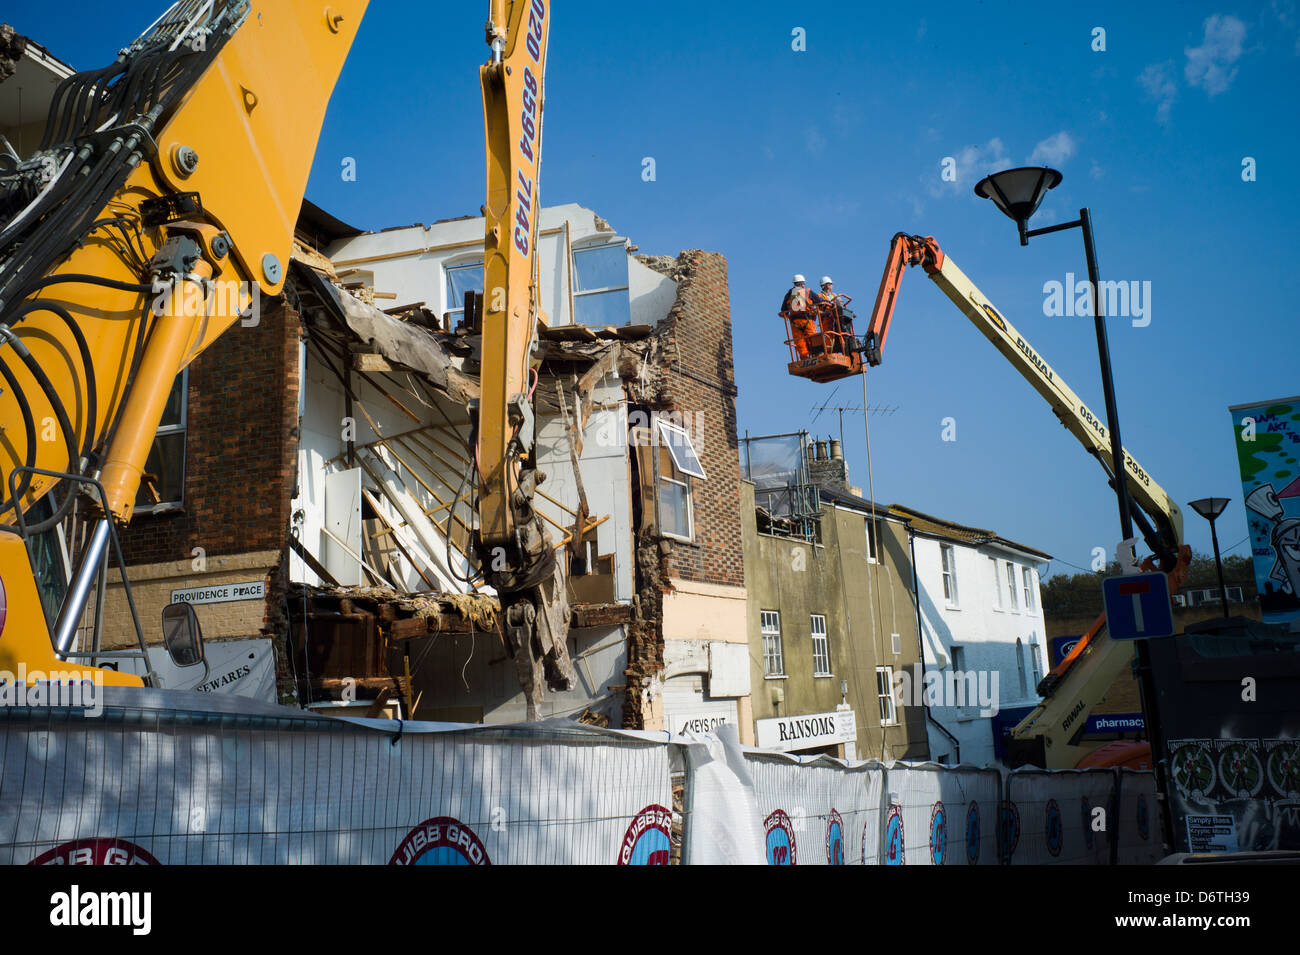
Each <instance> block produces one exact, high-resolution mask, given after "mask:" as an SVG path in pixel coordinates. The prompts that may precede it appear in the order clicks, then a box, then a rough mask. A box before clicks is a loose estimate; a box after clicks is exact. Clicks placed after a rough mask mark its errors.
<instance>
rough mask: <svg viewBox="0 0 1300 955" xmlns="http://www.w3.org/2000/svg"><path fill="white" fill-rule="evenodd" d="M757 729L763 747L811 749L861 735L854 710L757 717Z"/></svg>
mask: <svg viewBox="0 0 1300 955" xmlns="http://www.w3.org/2000/svg"><path fill="white" fill-rule="evenodd" d="M755 728H756V729H757V730H758V734H757V735H758V740H757V742H758V745H759V747H760V748H761V749H780V750H793V749H811V748H813V747H814V746H833V745H835V744H838V743H852V742H854V741H855V740H856V739H857V738H858V727H857V721H856V720H855V719H854V716H853V711H852V710H840V711H838V712H835V713H809V714H806V715H804V716H781V717H777V718H776V719H771V720H757V721H755Z"/></svg>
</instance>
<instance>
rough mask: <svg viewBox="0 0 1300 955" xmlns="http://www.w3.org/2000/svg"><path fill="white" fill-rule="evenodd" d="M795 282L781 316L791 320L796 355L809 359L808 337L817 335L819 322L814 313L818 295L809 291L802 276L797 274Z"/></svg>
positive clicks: (791, 335)
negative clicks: (814, 317)
mask: <svg viewBox="0 0 1300 955" xmlns="http://www.w3.org/2000/svg"><path fill="white" fill-rule="evenodd" d="M793 282H794V284H793V286H792V287H791V289H790V291H788V292H786V293H785V299H784V300H782V302H781V315H782V317H784V318H788V319H789V320H790V342H791V344H792V345H794V351H795V354H796V355H798V356H799V357H800V358H807V357H808V336H809V335H815V334H817V322H816V321H815V320H814V319H813V313H812V309H813V307H814V302H815V299H816V298H817V293H816V292H810V291H809V290H808V285H807V282H806V281H805V279H804V277H803V276H802V275H798V274H796V275H795V277H794V279H793Z"/></svg>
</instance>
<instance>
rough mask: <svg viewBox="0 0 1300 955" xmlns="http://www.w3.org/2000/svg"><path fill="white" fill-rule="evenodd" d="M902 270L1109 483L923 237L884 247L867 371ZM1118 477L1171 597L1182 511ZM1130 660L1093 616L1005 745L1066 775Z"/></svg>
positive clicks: (1079, 408) (1185, 552)
mask: <svg viewBox="0 0 1300 955" xmlns="http://www.w3.org/2000/svg"><path fill="white" fill-rule="evenodd" d="M910 265H920V266H921V267H922V268H924V269H925V271H926V272H927V273H928V274H929V276H930V278H931V279H932V280H933V281H934V284H935V285H937V286H938V287H939V288H940V290H941V291H942V292H943V293H944V295H946V296H947V297H948V299H949V301H951V302H952V303H953V304H954V305H956V306H957V308H959V309H960V310H961V312H962V314H964V315H965V316H966V317H967V318H969V319H970V320H971V322H972V323H974V325H975V327H976V328H978V329H979V330H980V332H981V333H982V334H983V335H984V337H985V338H987V339H988V340H989V341H990V342H992V343H993V346H994V347H995V348H997V350H998V351H999V352H1001V353H1002V355H1003V357H1005V358H1006V359H1007V360H1008V361H1009V362H1010V363H1011V364H1012V365H1013V366H1014V367H1015V369H1016V370H1017V371H1018V372H1020V374H1021V375H1022V376H1023V377H1024V378H1025V379H1026V380H1027V381H1028V382H1029V383H1030V384H1031V385H1033V387H1034V390H1035V391H1037V392H1038V393H1039V394H1040V395H1041V396H1042V397H1043V399H1044V400H1045V401H1046V402H1047V403H1048V405H1049V406H1050V407H1051V409H1052V412H1053V413H1054V414H1055V415H1056V417H1057V418H1058V419H1060V421H1061V424H1063V425H1064V426H1065V427H1066V429H1067V430H1069V432H1070V433H1071V434H1073V435H1074V436H1075V437H1076V438H1077V439H1078V440H1079V442H1080V443H1081V444H1082V445H1083V446H1084V449H1085V450H1086V451H1087V452H1088V453H1089V454H1091V455H1092V456H1093V457H1094V458H1096V459H1097V461H1098V463H1100V464H1101V466H1102V468H1103V469H1104V470H1105V472H1106V474H1107V476H1108V477H1109V478H1110V479H1111V481H1112V483H1113V481H1114V473H1113V472H1114V468H1113V466H1112V462H1113V457H1112V455H1111V446H1110V432H1109V431H1108V430H1107V428H1106V426H1105V424H1103V423H1102V421H1101V420H1100V419H1099V418H1098V417H1097V415H1095V414H1093V412H1092V410H1091V409H1090V408H1089V407H1088V406H1087V404H1085V403H1084V402H1083V400H1082V399H1080V398H1079V396H1078V395H1077V394H1075V392H1074V390H1073V389H1071V388H1070V386H1069V385H1068V384H1066V383H1065V381H1064V380H1062V378H1061V376H1060V375H1058V374H1057V373H1056V371H1055V370H1054V369H1053V368H1052V366H1051V365H1049V364H1048V363H1047V361H1046V359H1044V358H1043V357H1042V355H1040V354H1039V353H1038V351H1037V350H1036V349H1035V348H1034V347H1033V346H1032V345H1030V344H1029V342H1028V341H1026V340H1025V338H1024V336H1023V335H1021V334H1020V332H1018V331H1017V330H1016V328H1015V326H1013V325H1012V324H1011V323H1010V322H1009V321H1007V319H1006V318H1005V317H1004V316H1003V315H1002V313H1001V312H999V311H998V310H997V309H996V308H995V307H994V306H993V303H992V302H990V301H989V299H988V297H987V296H986V295H985V294H984V293H983V292H981V291H980V290H979V289H978V288H977V287H976V285H975V283H974V282H972V281H971V280H970V279H969V278H967V277H966V274H965V273H964V272H962V271H961V269H959V268H957V266H956V264H955V263H954V262H953V261H952V259H951V258H949V257H948V256H946V255H945V254H944V253H943V252H942V250H940V248H939V245H938V243H936V242H935V240H934V239H933V238H932V237H930V236H909V235H906V234H904V233H901V232H900V233H899V234H897V235H896V236H894V239H893V242H892V243H891V245H890V250H889V258H888V260H887V263H886V266H885V272H884V276H883V277H882V279H881V283H880V290H879V292H878V294H877V296H876V302H875V306H874V308H873V311H872V314H871V320H870V323H869V324H868V326H867V329H866V333H865V335H864V336H863V342H862V352H863V355H864V357H865V358H866V360H867V363H868V364H870V365H878V364H880V361H881V352H882V350H883V348H884V344H885V339H886V337H887V335H888V333H889V325H890V320H891V318H892V316H893V311H894V305H895V302H896V301H897V297H898V290H899V285H900V283H901V279H902V275H903V273H904V271H905V270H906V268H907V267H908V266H910ZM1123 453H1124V475H1123V480H1124V481H1125V482H1126V483H1127V485H1128V491H1129V495H1130V497H1131V499H1132V500H1133V501H1135V502H1136V503H1137V504H1138V506H1139V507H1140V508H1141V512H1140V513H1139V512H1138V511H1134V520H1135V521H1136V523H1137V524H1138V526H1139V527H1140V528H1141V529H1142V532H1143V536H1144V537H1145V539H1146V542H1147V544H1148V546H1149V547H1150V548H1151V550H1152V556H1151V557H1150V558H1148V559H1147V561H1146V562H1145V564H1144V566H1145V568H1146V569H1159V570H1161V571H1164V572H1165V573H1166V574H1168V575H1169V584H1170V591H1171V592H1174V591H1176V590H1177V589H1178V587H1179V586H1181V584H1182V580H1183V578H1184V576H1185V574H1186V570H1187V565H1188V564H1189V562H1190V561H1191V549H1190V548H1189V547H1187V546H1186V545H1185V544H1184V543H1183V517H1182V511H1181V510H1179V508H1178V505H1177V504H1175V503H1174V500H1173V498H1171V497H1170V496H1169V494H1168V493H1167V492H1166V491H1165V490H1164V488H1162V487H1161V486H1160V485H1159V484H1157V483H1156V481H1155V480H1154V479H1153V478H1152V477H1151V475H1150V474H1149V473H1147V471H1146V469H1145V468H1143V467H1142V466H1141V465H1140V464H1139V463H1138V462H1137V460H1136V459H1135V458H1134V457H1133V456H1132V455H1131V454H1129V453H1128V450H1127V449H1125V450H1124V452H1123ZM1132 659H1133V646H1132V644H1131V643H1128V642H1119V641H1114V640H1111V639H1110V638H1109V636H1107V634H1106V626H1105V617H1104V616H1102V617H1099V618H1098V619H1097V621H1096V622H1095V623H1094V624H1093V626H1092V627H1091V628H1090V629H1089V631H1088V633H1086V634H1085V635H1084V637H1083V638H1082V639H1080V640H1079V642H1078V643H1077V644H1076V646H1075V648H1074V650H1073V651H1072V652H1071V653H1070V654H1069V655H1068V656H1067V657H1066V658H1065V659H1064V660H1062V661H1061V662H1060V663H1059V664H1058V665H1057V666H1056V667H1055V668H1053V669H1052V670H1051V671H1050V672H1049V673H1048V674H1047V675H1046V676H1045V677H1043V680H1042V682H1040V683H1039V685H1038V693H1039V695H1040V696H1042V697H1043V699H1042V701H1041V702H1040V703H1039V704H1038V706H1036V707H1035V708H1034V710H1033V711H1032V712H1031V713H1030V714H1029V715H1028V716H1026V717H1025V718H1024V720H1022V721H1021V722H1020V724H1019V725H1017V726H1016V727H1015V729H1013V730H1012V732H1011V740H1012V745H1013V746H1019V747H1021V749H1022V751H1036V756H1037V758H1039V759H1041V761H1042V762H1044V763H1045V765H1046V766H1047V767H1048V768H1053V769H1063V768H1072V767H1074V766H1075V765H1077V764H1078V762H1079V760H1080V759H1082V758H1083V757H1084V756H1086V755H1087V754H1088V753H1089V752H1090V751H1091V750H1090V748H1089V747H1081V746H1077V745H1075V744H1074V742H1073V740H1074V739H1075V738H1076V737H1077V736H1078V734H1079V732H1080V730H1081V729H1082V727H1083V725H1084V723H1085V722H1086V717H1087V715H1088V713H1089V712H1090V711H1091V710H1092V709H1093V707H1095V706H1096V705H1097V703H1098V702H1100V700H1101V698H1102V697H1103V696H1105V694H1106V692H1107V691H1108V690H1109V689H1110V687H1111V684H1112V683H1114V681H1115V678H1116V677H1118V676H1119V675H1120V674H1121V673H1123V672H1124V670H1125V669H1126V668H1127V667H1129V666H1130V665H1131V663H1132Z"/></svg>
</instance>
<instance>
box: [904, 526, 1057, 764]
mask: <svg viewBox="0 0 1300 955" xmlns="http://www.w3.org/2000/svg"><path fill="white" fill-rule="evenodd" d="M891 510H892V511H893V512H894V513H896V514H898V515H900V516H903V517H906V518H908V519H909V520H910V522H911V523H910V525H909V526H910V530H911V534H912V547H913V550H914V552H915V563H916V575H917V589H918V597H919V602H920V621H921V634H920V639H921V648H922V655H923V660H924V668H925V674H926V677H927V678H928V679H931V680H932V681H933V683H932V685H934V686H935V687H938V686H939V685H940V681H942V685H943V686H944V687H945V688H946V687H948V686H955V685H957V683H958V682H959V681H958V680H957V679H955V678H954V674H962V675H963V678H962V679H961V680H960V684H961V686H962V687H963V694H962V698H961V699H960V700H959V699H958V698H957V697H956V696H955V695H954V694H952V693H951V692H945V694H944V696H943V697H942V698H941V699H942V705H933V704H932V705H930V706H928V718H927V721H926V724H927V731H928V734H929V741H930V754H931V757H932V758H933V759H935V760H937V761H939V762H945V763H950V764H955V763H957V762H959V761H960V762H963V763H974V764H976V765H979V766H983V765H988V764H991V763H994V762H996V761H997V759H996V756H995V745H994V732H995V719H994V717H995V716H996V711H1001V710H1010V709H1013V708H1016V707H1026V706H1033V705H1035V704H1036V703H1037V702H1038V700H1039V696H1038V692H1037V689H1036V688H1037V686H1038V682H1039V681H1040V680H1041V679H1042V678H1043V675H1044V674H1045V672H1046V670H1045V667H1046V666H1047V659H1048V655H1047V647H1046V642H1047V641H1046V627H1045V625H1044V621H1043V609H1042V599H1041V595H1040V591H1039V566H1040V565H1041V564H1042V563H1044V562H1045V561H1047V560H1050V559H1051V558H1050V555H1048V554H1045V553H1043V552H1042V551H1039V550H1035V549H1034V548H1032V547H1027V546H1025V545H1023V544H1017V543H1015V542H1014V541H1009V540H1006V539H1005V538H1002V537H999V536H997V535H996V534H994V533H993V532H992V531H986V530H980V529H978V528H972V527H964V526H962V525H960V524H955V523H952V522H950V521H945V520H942V519H939V518H934V517H930V516H929V515H925V514H921V513H919V512H917V511H913V510H911V509H909V508H903V507H898V506H895V507H893V508H892V509H891ZM929 674H934V676H933V677H929ZM995 678H996V683H995ZM972 679H973V682H972ZM995 687H996V691H995ZM971 688H974V692H973V693H972V692H970V689H971ZM972 697H974V698H973V699H972ZM932 699H933V698H932ZM958 702H961V703H962V704H963V705H955V704H956V703H958ZM990 704H993V705H990Z"/></svg>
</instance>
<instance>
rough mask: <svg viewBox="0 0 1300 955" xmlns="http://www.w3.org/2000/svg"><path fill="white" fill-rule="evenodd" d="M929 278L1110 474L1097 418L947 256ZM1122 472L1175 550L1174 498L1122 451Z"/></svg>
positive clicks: (1178, 526)
mask: <svg viewBox="0 0 1300 955" xmlns="http://www.w3.org/2000/svg"><path fill="white" fill-rule="evenodd" d="M930 278H931V279H932V280H933V281H934V284H935V285H937V286H939V288H940V289H941V290H942V291H943V294H944V295H946V296H948V298H949V299H950V300H951V301H952V303H953V304H954V305H956V306H957V307H958V308H959V309H961V310H962V311H963V312H964V313H965V314H966V317H967V318H969V319H970V320H971V321H972V322H974V323H975V326H976V327H977V328H979V330H980V331H981V332H982V333H983V334H984V337H985V338H987V339H988V340H989V341H991V342H992V343H993V345H994V347H995V348H997V350H998V351H1000V352H1002V354H1003V355H1004V356H1005V357H1006V359H1007V360H1008V361H1009V362H1011V364H1013V365H1015V367H1016V369H1017V370H1019V372H1020V373H1021V374H1022V375H1023V376H1024V377H1025V379H1026V380H1027V381H1028V382H1029V383H1030V384H1031V385H1033V386H1034V389H1035V390H1036V391H1037V392H1038V393H1039V394H1040V395H1042V396H1043V398H1044V399H1045V400H1046V401H1047V403H1048V404H1049V405H1051V407H1052V411H1053V412H1054V413H1055V415H1056V417H1057V418H1059V419H1060V421H1061V424H1063V425H1065V427H1066V428H1067V429H1068V430H1069V432H1070V433H1071V434H1073V435H1074V436H1075V437H1076V438H1078V439H1079V441H1080V442H1081V443H1082V444H1083V446H1084V447H1085V448H1087V450H1088V452H1089V453H1090V454H1092V455H1093V456H1095V457H1096V458H1097V459H1098V460H1099V461H1100V462H1101V464H1102V467H1104V468H1106V469H1107V471H1108V473H1109V471H1111V470H1113V468H1112V466H1111V462H1112V460H1113V458H1112V455H1111V449H1110V431H1109V430H1107V428H1106V425H1105V424H1103V423H1102V421H1101V419H1100V418H1098V417H1097V416H1096V415H1095V414H1093V412H1092V410H1091V409H1090V408H1089V407H1088V406H1087V404H1085V403H1084V402H1083V400H1082V399H1081V398H1080V397H1079V396H1078V395H1077V394H1075V393H1074V390H1073V389H1072V388H1070V386H1069V385H1067V384H1066V383H1065V382H1064V381H1062V380H1061V377H1060V376H1059V375H1057V374H1056V372H1055V371H1054V370H1053V368H1052V367H1051V365H1049V364H1048V363H1047V361H1046V360H1045V359H1044V358H1043V357H1042V356H1041V355H1040V354H1038V352H1037V351H1036V350H1035V349H1034V347H1033V346H1032V345H1030V344H1029V342H1027V341H1025V338H1024V336H1023V335H1021V334H1020V332H1018V331H1016V329H1015V326H1013V325H1012V324H1011V323H1010V322H1009V321H1007V319H1006V317H1005V316H1003V315H1002V313H1000V312H999V311H998V310H997V309H996V308H994V307H993V303H991V302H990V301H989V300H988V296H986V295H985V294H984V293H983V292H981V291H980V290H979V289H978V288H977V287H976V286H975V283H974V282H972V281H971V280H970V279H969V278H967V277H966V274H965V273H964V272H962V270H961V269H959V268H958V267H957V266H956V265H955V264H954V263H953V261H952V259H951V258H949V257H948V256H946V255H945V256H944V259H943V265H942V266H941V267H940V268H939V271H937V272H935V273H932V274H931V275H930ZM1124 471H1125V476H1126V477H1127V479H1128V487H1129V494H1130V495H1131V496H1132V497H1133V498H1134V499H1136V500H1137V502H1138V503H1139V504H1140V505H1141V506H1142V509H1143V510H1144V511H1146V512H1147V513H1148V514H1150V515H1152V516H1153V517H1155V518H1156V519H1157V520H1158V521H1159V520H1163V521H1167V522H1168V528H1167V530H1168V532H1169V533H1168V534H1167V535H1166V536H1169V535H1172V537H1173V538H1174V539H1173V540H1167V541H1166V542H1165V543H1166V544H1168V545H1170V547H1171V549H1173V550H1175V551H1176V550H1177V548H1178V546H1179V545H1181V544H1182V541H1183V512H1182V510H1181V509H1180V508H1179V507H1178V505H1177V504H1176V503H1174V499H1173V498H1171V497H1170V496H1169V494H1168V493H1167V492H1166V491H1165V489H1164V488H1162V487H1161V486H1160V485H1159V484H1157V483H1156V482H1155V481H1154V480H1152V478H1151V475H1150V474H1148V473H1147V471H1146V469H1145V468H1143V467H1142V466H1141V465H1140V464H1138V462H1137V460H1136V459H1135V458H1134V457H1133V455H1131V454H1129V453H1128V449H1127V448H1126V449H1125V450H1124Z"/></svg>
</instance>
